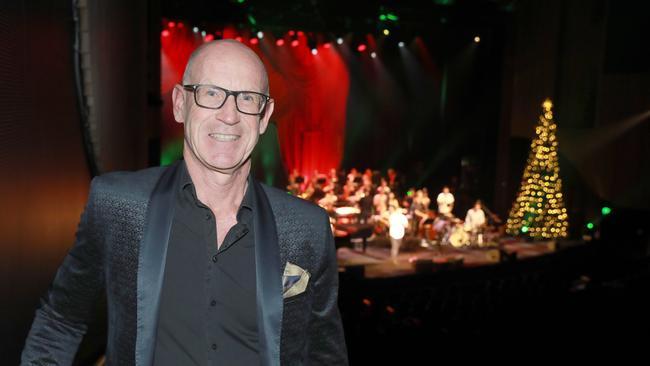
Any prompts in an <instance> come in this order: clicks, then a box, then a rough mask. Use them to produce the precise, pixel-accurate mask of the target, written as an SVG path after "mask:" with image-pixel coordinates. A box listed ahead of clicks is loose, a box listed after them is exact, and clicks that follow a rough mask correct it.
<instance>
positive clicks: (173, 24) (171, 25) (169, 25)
mask: <svg viewBox="0 0 650 366" xmlns="http://www.w3.org/2000/svg"><path fill="white" fill-rule="evenodd" d="M167 26H168V27H169V28H174V27H175V26H176V23H174V22H169V23H167Z"/></svg>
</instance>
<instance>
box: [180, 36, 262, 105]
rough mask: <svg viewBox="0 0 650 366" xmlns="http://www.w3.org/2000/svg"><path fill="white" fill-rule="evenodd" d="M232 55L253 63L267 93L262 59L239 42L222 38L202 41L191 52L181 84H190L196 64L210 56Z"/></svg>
mask: <svg viewBox="0 0 650 366" xmlns="http://www.w3.org/2000/svg"><path fill="white" fill-rule="evenodd" d="M213 56H216V57H233V58H237V59H240V60H246V61H248V62H250V63H251V64H252V65H254V66H255V67H256V68H257V69H258V72H259V73H260V76H261V79H262V90H261V91H262V92H263V93H265V94H268V93H269V77H268V75H267V73H266V67H265V66H264V63H263V62H262V60H261V59H260V58H259V56H257V54H256V53H255V52H254V51H253V50H251V49H250V48H248V47H247V46H245V45H244V44H242V43H241V42H238V41H235V40H232V39H224V40H218V41H212V42H208V43H204V44H203V45H201V46H199V47H198V48H197V49H196V50H194V52H192V54H191V55H190V58H189V60H188V61H187V65H186V66H185V72H184V73H183V84H191V83H193V82H196V80H193V79H192V76H193V75H192V73H193V71H194V67H195V65H196V64H198V63H200V62H204V61H206V59H209V58H210V57H213Z"/></svg>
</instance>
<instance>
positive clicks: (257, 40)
mask: <svg viewBox="0 0 650 366" xmlns="http://www.w3.org/2000/svg"><path fill="white" fill-rule="evenodd" d="M259 41H260V40H259V39H257V38H251V41H250V42H251V44H257V43H258V42H259Z"/></svg>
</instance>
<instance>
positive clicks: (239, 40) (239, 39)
mask: <svg viewBox="0 0 650 366" xmlns="http://www.w3.org/2000/svg"><path fill="white" fill-rule="evenodd" d="M242 40H243V38H241V37H239V36H237V37H235V41H237V42H241V41H242Z"/></svg>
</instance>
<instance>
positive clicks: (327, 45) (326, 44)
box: [323, 42, 332, 48]
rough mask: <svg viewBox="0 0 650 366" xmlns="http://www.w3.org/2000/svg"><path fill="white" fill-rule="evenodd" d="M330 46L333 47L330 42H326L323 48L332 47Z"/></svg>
mask: <svg viewBox="0 0 650 366" xmlns="http://www.w3.org/2000/svg"><path fill="white" fill-rule="evenodd" d="M330 47H332V45H331V44H330V43H329V42H327V43H325V44H324V45H323V48H330Z"/></svg>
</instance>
